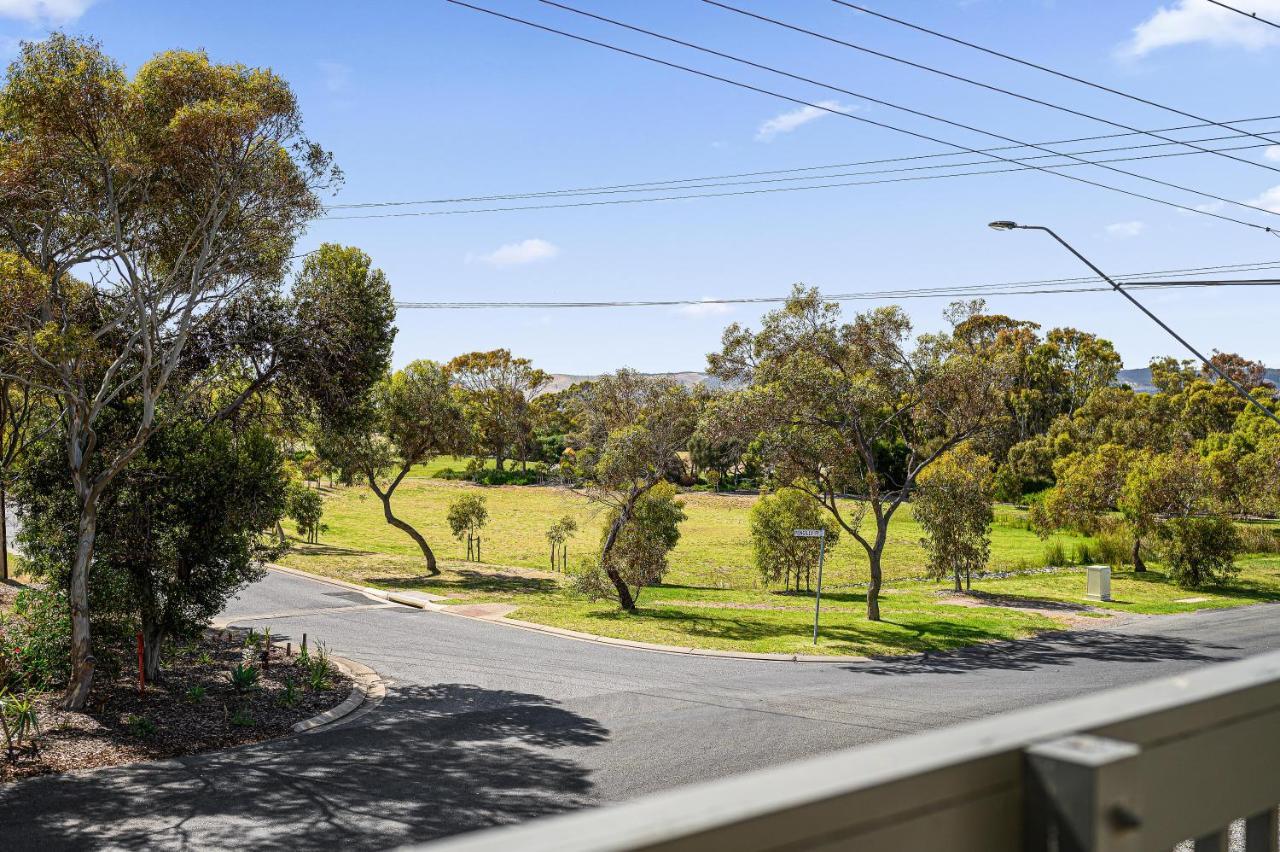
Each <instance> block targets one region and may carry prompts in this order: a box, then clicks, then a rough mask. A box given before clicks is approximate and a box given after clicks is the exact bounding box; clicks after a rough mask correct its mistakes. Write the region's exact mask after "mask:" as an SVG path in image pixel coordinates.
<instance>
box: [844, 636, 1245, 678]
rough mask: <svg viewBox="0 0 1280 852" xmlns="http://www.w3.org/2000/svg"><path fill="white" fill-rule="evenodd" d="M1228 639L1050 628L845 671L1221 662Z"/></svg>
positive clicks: (886, 672)
mask: <svg viewBox="0 0 1280 852" xmlns="http://www.w3.org/2000/svg"><path fill="white" fill-rule="evenodd" d="M1238 650H1239V648H1238V647H1237V646H1234V645H1216V644H1211V643H1207V642H1196V641H1193V640H1190V639H1183V638H1181V637H1177V636H1159V635H1154V636H1136V635H1134V634H1131V633H1111V632H1107V631H1101V630H1079V631H1054V632H1052V633H1042V634H1040V635H1039V636H1036V637H1034V638H1031V639H1018V640H1013V641H1001V642H992V643H988V644H984V645H975V646H974V647H969V648H962V649H958V650H952V651H947V652H943V653H929V652H925V653H923V654H921V655H919V656H915V657H910V658H904V659H895V658H892V657H885V658H877V660H876V662H873V663H859V664H856V665H851V666H849V667H848V671H851V672H856V673H859V674H876V675H916V674H925V673H928V674H965V673H968V672H973V671H987V670H989V671H1030V670H1032V669H1038V668H1041V667H1044V666H1064V665H1071V664H1072V663H1074V662H1077V661H1083V660H1089V661H1102V662H1115V663H1154V662H1161V661H1165V660H1182V661H1193V662H1222V661H1224V660H1226V659H1233V657H1230V656H1225V657H1224V656H1223V655H1222V654H1221V653H1218V654H1213V653H1210V652H1230V651H1238Z"/></svg>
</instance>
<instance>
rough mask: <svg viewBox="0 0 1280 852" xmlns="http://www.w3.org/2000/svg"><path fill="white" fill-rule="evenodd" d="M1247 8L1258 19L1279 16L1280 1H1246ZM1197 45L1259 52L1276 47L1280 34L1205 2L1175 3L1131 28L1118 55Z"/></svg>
mask: <svg viewBox="0 0 1280 852" xmlns="http://www.w3.org/2000/svg"><path fill="white" fill-rule="evenodd" d="M1248 7H1249V8H1248V11H1250V12H1256V13H1257V14H1258V15H1260V16H1262V17H1267V16H1277V15H1280V0H1249V3H1248ZM1198 43H1204V44H1211V45H1213V46H1214V47H1238V48H1243V49H1245V50H1261V49H1263V48H1265V47H1272V46H1274V45H1277V44H1280V30H1277V29H1275V28H1274V27H1268V26H1265V25H1263V24H1260V23H1258V22H1257V21H1251V20H1249V18H1248V17H1246V16H1244V15H1240V14H1237V13H1236V12H1233V11H1231V10H1230V9H1224V8H1222V7H1221V6H1218V5H1215V4H1213V3H1207V2H1205V0H1176V2H1174V3H1173V5H1171V6H1161V7H1160V8H1159V9H1157V10H1156V12H1155V14H1153V15H1152V16H1151V17H1149V18H1147V19H1146V20H1145V21H1143V22H1142V23H1140V24H1138V25H1137V26H1136V27H1134V28H1133V36H1132V38H1130V39H1129V41H1128V42H1126V43H1125V44H1124V45H1122V46H1121V48H1120V55H1121V56H1127V57H1130V58H1139V57H1143V56H1146V55H1147V54H1148V53H1151V52H1152V51H1154V50H1159V49H1160V48H1163V47H1175V46H1177V45H1181V44H1198Z"/></svg>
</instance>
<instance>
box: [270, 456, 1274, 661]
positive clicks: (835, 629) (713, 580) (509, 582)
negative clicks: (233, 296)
mask: <svg viewBox="0 0 1280 852" xmlns="http://www.w3.org/2000/svg"><path fill="white" fill-rule="evenodd" d="M401 492H402V493H400V494H397V498H396V503H395V506H396V512H397V514H399V515H401V516H403V517H405V518H407V519H409V520H410V521H411V522H413V523H414V524H415V525H417V526H418V528H419V529H420V530H421V531H422V532H423V533H424V534H425V535H426V536H427V538H428V540H429V541H431V542H432V543H433V544H434V545H435V547H436V551H437V554H438V556H439V557H440V560H441V568H442V573H441V575H440V576H438V577H426V576H424V572H423V565H422V560H421V557H420V555H419V554H418V551H417V548H416V546H415V545H414V544H413V542H412V541H411V540H409V539H408V538H407V537H405V536H403V535H402V534H401V533H399V532H398V531H397V530H395V529H393V528H391V527H388V526H387V525H386V523H385V522H384V520H383V518H382V514H381V506H380V504H379V503H378V501H377V499H376V498H374V497H372V496H370V495H368V494H367V492H364V491H363V490H362V489H343V488H339V489H333V490H327V491H326V514H325V522H326V523H327V524H329V530H328V531H327V532H325V533H324V534H323V535H322V536H321V543H320V544H319V545H315V546H307V545H301V544H299V545H297V546H296V547H295V548H294V550H293V551H292V552H291V553H290V554H289V555H288V556H287V557H286V559H285V560H284V561H285V563H286V564H288V565H291V566H293V567H297V568H301V569H303V570H307V571H312V572H315V573H319V574H324V575H328V576H334V577H340V578H343V579H347V580H350V581H353V582H357V583H361V584H364V585H373V586H378V587H382V588H400V589H414V590H421V591H427V592H432V593H435V594H440V595H446V596H448V602H449V603H454V604H463V603H504V604H513V605H515V606H516V607H517V609H516V611H515V612H514V613H512V614H511V616H510V617H512V618H516V619H520V620H525V621H532V622H536V623H539V624H545V625H550V626H554V627H562V628H566V629H570V630H578V631H583V632H587V633H594V634H597V635H602V636H610V637H614V638H620V639H631V640H635V641H642V642H653V643H658V644H664V645H675V646H680V647H697V648H708V649H719V650H738V651H755V652H765V653H786V654H793V653H804V654H810V653H816V654H866V655H881V654H903V653H913V652H920V651H930V650H934V651H936V650H947V649H952V648H957V647H962V646H965V645H972V644H976V643H982V642H991V641H999V640H1008V639H1016V638H1020V637H1025V636H1030V635H1034V634H1036V633H1039V632H1042V631H1045V630H1052V629H1058V628H1062V627H1064V626H1071V625H1077V624H1080V623H1085V624H1088V623H1093V619H1095V618H1097V619H1105V618H1106V617H1107V614H1108V611H1110V612H1117V613H1124V612H1129V613H1141V614H1161V613H1173V612H1186V611H1191V610H1196V609H1205V608H1214V607H1226V606H1239V605H1243V604H1248V603H1255V602H1261V601H1271V600H1280V557H1277V556H1258V555H1255V556H1248V557H1244V558H1242V559H1241V560H1240V561H1239V564H1240V565H1241V568H1242V571H1241V574H1240V576H1239V578H1238V579H1237V580H1236V581H1235V582H1233V583H1232V584H1231V585H1230V586H1229V587H1228V588H1222V589H1218V588H1212V589H1203V590H1197V591H1188V590H1185V589H1180V588H1178V587H1176V586H1174V585H1173V584H1172V583H1170V582H1169V581H1168V578H1167V577H1166V576H1165V574H1164V573H1163V572H1162V571H1160V570H1158V568H1157V569H1153V570H1151V571H1149V572H1147V573H1145V574H1134V573H1133V572H1116V573H1115V574H1114V575H1113V580H1112V593H1113V596H1114V598H1115V600H1114V601H1113V602H1111V603H1104V604H1096V605H1095V604H1089V605H1086V602H1085V601H1084V600H1083V593H1084V572H1083V570H1082V569H1078V568H1077V569H1068V570H1062V571H1057V572H1053V573H1035V574H1026V575H1020V576H1014V577H1008V578H1003V579H994V578H993V579H980V580H977V581H975V582H974V584H973V588H974V592H975V595H974V596H973V597H972V598H968V599H962V600H958V599H956V598H955V597H954V596H953V595H952V594H951V592H950V591H949V590H948V586H947V584H944V583H936V582H928V581H923V582H922V581H919V580H915V579H913V578H916V577H918V576H919V575H920V574H921V573H922V572H923V569H922V565H923V551H922V549H921V547H920V542H919V540H920V536H921V533H920V529H919V526H918V525H917V524H916V523H915V521H914V519H913V518H912V517H911V514H910V507H909V506H908V507H904V509H903V510H901V512H900V513H899V515H898V516H897V517H896V518H895V520H894V523H893V525H892V527H891V530H890V541H889V544H888V547H887V550H886V553H885V563H884V567H885V575H886V578H887V581H888V584H889V588H888V589H887V590H886V593H885V595H884V597H883V598H882V600H881V610H882V615H883V617H884V620H883V621H881V622H879V623H872V622H868V621H867V620H866V617H865V604H866V600H865V593H864V591H863V590H862V588H861V587H860V586H859V585H858V584H860V583H863V582H865V580H866V574H867V569H866V561H865V556H864V555H863V552H862V549H861V548H860V547H859V546H858V545H857V543H856V542H853V541H849V540H845V541H842V542H841V543H840V544H839V546H837V547H836V548H834V549H833V550H832V551H831V552H830V554H829V559H828V562H827V568H826V572H825V582H824V588H823V618H822V629H821V632H820V637H819V642H818V644H817V646H814V645H813V639H812V625H813V596H812V595H811V594H810V593H807V592H800V593H796V592H786V591H783V590H779V589H777V588H768V587H765V586H764V585H763V584H762V583H761V581H760V577H759V575H758V574H757V572H756V571H755V569H754V568H753V567H752V556H751V546H750V535H749V527H748V512H749V510H750V506H751V504H752V503H753V502H754V500H755V499H756V498H754V497H750V496H742V495H715V494H707V493H690V494H686V495H683V499H684V500H685V502H686V512H687V514H688V520H687V521H685V523H684V524H682V525H681V533H682V535H681V540H680V544H679V545H678V546H677V547H676V549H675V551H674V552H673V553H672V556H671V570H670V572H669V573H668V574H667V580H666V583H665V584H664V585H662V586H657V587H653V588H649V589H646V590H645V591H644V592H643V594H642V595H641V598H640V601H639V608H638V609H637V611H636V612H634V613H625V612H621V611H620V610H619V609H618V608H617V606H616V604H612V603H610V602H608V601H598V602H592V601H588V600H586V599H584V598H583V597H582V596H580V595H578V594H577V593H575V592H573V591H572V589H571V588H570V583H569V582H568V581H567V578H565V577H564V576H562V575H561V574H558V573H554V572H551V571H548V570H547V568H548V564H547V555H546V547H547V545H546V539H545V537H544V535H543V533H544V532H545V530H546V528H547V526H548V525H550V524H551V523H552V522H553V521H555V520H556V519H558V518H560V517H562V516H563V515H566V514H567V515H570V516H572V517H574V518H575V519H577V520H578V522H579V524H580V526H581V527H582V529H581V530H580V532H579V534H578V536H577V538H576V539H575V540H574V541H572V542H571V544H570V553H571V558H570V562H571V563H574V562H575V559H574V558H573V556H572V554H575V553H576V554H587V553H590V552H591V551H592V549H593V547H594V545H595V544H596V542H597V541H598V539H599V535H600V525H601V513H600V512H599V511H598V510H597V509H596V508H595V507H593V506H591V505H589V504H588V503H587V501H586V500H585V499H584V498H582V497H580V496H578V495H575V494H573V493H572V492H569V491H565V490H561V489H552V488H530V487H488V488H477V487H476V486H472V485H468V484H465V483H457V482H444V481H440V480H431V479H413V480H408V481H406V482H405V483H404V485H402V486H401ZM469 492H470V493H481V494H483V495H485V497H486V498H487V500H488V506H489V514H490V524H489V527H488V528H486V530H485V536H484V545H483V555H484V560H485V564H476V563H468V562H464V561H462V560H461V559H460V558H459V557H460V556H462V555H463V554H464V553H465V545H464V544H461V543H458V542H454V541H453V540H452V539H450V538H449V535H448V530H447V527H446V525H445V523H444V516H445V512H446V511H447V507H448V504H449V503H450V502H451V501H452V500H453V499H456V498H457V497H458V496H460V495H461V494H463V493H469ZM1051 543H1052V542H1051ZM1057 543H1058V544H1061V545H1062V547H1063V549H1064V550H1066V551H1067V552H1068V553H1071V552H1072V551H1073V550H1074V549H1075V548H1076V547H1077V546H1080V545H1086V546H1088V545H1090V544H1091V541H1090V540H1089V539H1086V538H1082V537H1074V536H1062V537H1059V538H1058V539H1057ZM1045 547H1046V543H1045V542H1044V541H1042V540H1040V539H1039V538H1038V537H1036V536H1035V534H1034V533H1032V532H1030V531H1029V530H1028V529H1027V528H1026V523H1025V518H1024V516H1023V515H1022V514H1021V513H1019V512H1017V511H1016V510H1013V509H1010V508H1001V509H999V510H998V511H997V521H996V524H995V525H994V527H993V529H992V565H991V567H992V568H993V569H999V570H1008V569H1017V568H1027V567H1038V566H1040V565H1041V564H1042V562H1043V555H1044V552H1045ZM1191 598H1196V599H1199V600H1188V599H1191ZM962 602H967V603H968V604H969V605H960V604H961V603H962ZM1095 607H1096V608H1095Z"/></svg>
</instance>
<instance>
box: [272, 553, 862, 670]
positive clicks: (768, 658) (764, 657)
mask: <svg viewBox="0 0 1280 852" xmlns="http://www.w3.org/2000/svg"><path fill="white" fill-rule="evenodd" d="M268 567H269V568H271V569H272V570H273V571H279V572H281V573H284V574H292V575H294V576H296V577H304V578H306V579H308V580H316V581H319V582H322V583H329V584H331V585H334V586H342V587H343V588H347V589H352V590H353V591H357V592H360V593H362V594H365V595H368V596H369V597H371V598H376V599H378V600H384V601H390V602H391V603H397V604H401V605H403V606H409V607H413V608H415V609H422V610H427V611H429V612H439V613H443V614H445V615H451V616H453V617H454V618H466V619H470V620H471V621H483V622H485V623H486V624H500V625H503V626H505V627H514V628H516V629H518V630H533V631H536V632H538V633H546V634H549V635H552V636H559V637H561V638H562V639H575V640H577V641H579V642H594V643H595V644H597V645H613V646H616V647H620V648H630V649H632V650H636V651H649V652H651V653H656V654H681V655H684V656H688V657H718V658H720V659H725V658H728V659H733V660H756V661H761V662H773V663H866V662H870V661H871V660H872V658H871V657H866V656H855V655H847V654H845V655H836V654H832V655H823V654H763V653H756V652H753V651H717V650H714V649H710V648H684V647H680V646H677V645H658V644H655V643H653V642H636V641H634V640H631V639H614V638H613V637H610V636H597V635H595V634H594V633H583V632H581V631H578V630H566V629H565V628H563V627H550V626H548V625H545V624H536V623H534V622H532V621H521V620H519V619H516V618H505V617H504V618H480V617H478V616H474V615H466V614H464V613H461V612H453V611H452V607H449V606H447V605H442V604H438V603H435V602H433V601H430V600H426V599H424V598H417V597H412V596H410V595H408V594H404V593H401V592H387V591H383V590H382V589H375V588H372V587H370V586H360V585H357V584H355V583H348V582H347V581H345V580H335V579H333V578H330V577H324V576H321V575H318V574H311V573H308V572H306V571H299V570H298V569H296V568H286V567H285V566H283V565H275V564H272V565H269V566H268Z"/></svg>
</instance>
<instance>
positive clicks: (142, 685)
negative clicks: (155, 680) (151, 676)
mask: <svg viewBox="0 0 1280 852" xmlns="http://www.w3.org/2000/svg"><path fill="white" fill-rule="evenodd" d="M146 686H147V668H146V662H145V660H144V657H143V653H142V632H141V631H139V632H138V694H139V695H142V694H143V691H144V690H145V689H146Z"/></svg>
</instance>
